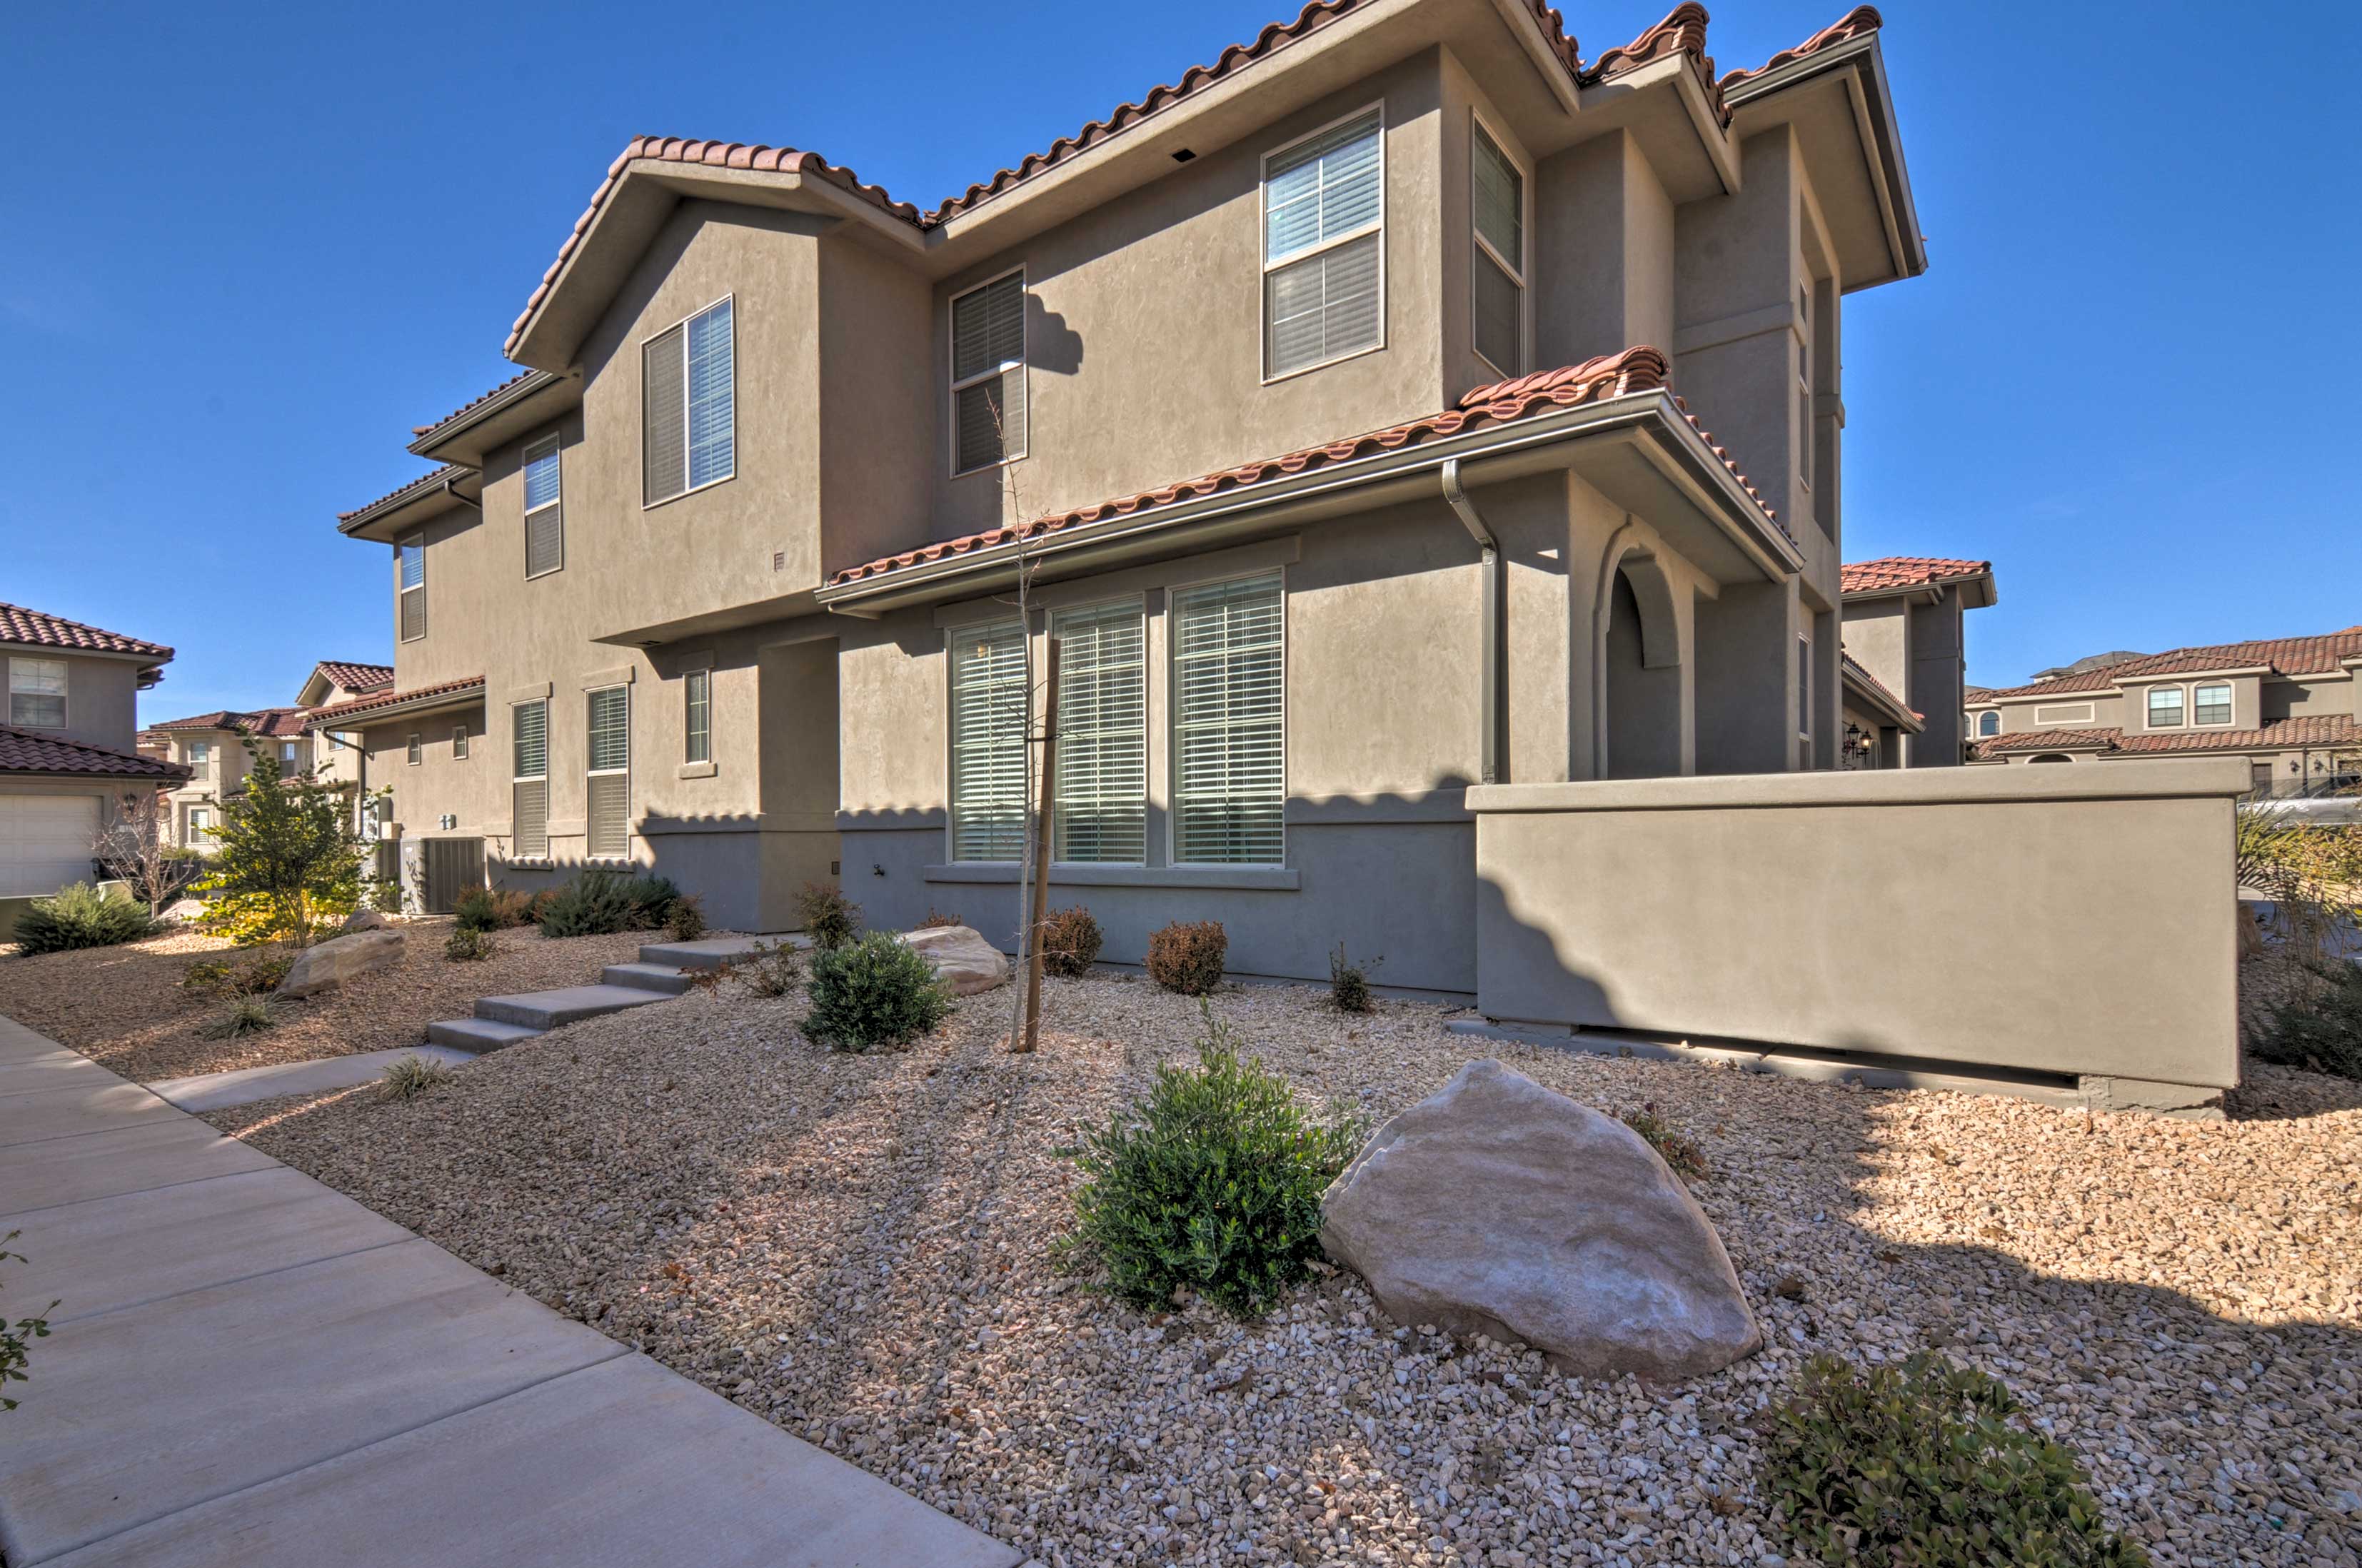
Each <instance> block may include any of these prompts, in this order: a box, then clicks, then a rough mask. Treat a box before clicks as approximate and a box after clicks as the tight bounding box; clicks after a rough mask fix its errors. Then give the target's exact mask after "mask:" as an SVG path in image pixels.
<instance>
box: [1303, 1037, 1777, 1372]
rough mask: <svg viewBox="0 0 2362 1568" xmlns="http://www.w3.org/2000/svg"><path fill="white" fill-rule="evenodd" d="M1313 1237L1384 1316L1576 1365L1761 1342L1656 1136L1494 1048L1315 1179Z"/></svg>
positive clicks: (1661, 1359) (1672, 1356) (1571, 1368)
mask: <svg viewBox="0 0 2362 1568" xmlns="http://www.w3.org/2000/svg"><path fill="white" fill-rule="evenodd" d="M1320 1244H1321V1245H1322V1246H1323V1247H1324V1248H1326V1249H1327V1250H1328V1253H1329V1255H1330V1257H1332V1258H1335V1259H1336V1260H1337V1261H1338V1262H1339V1263H1341V1264H1344V1265H1345V1266H1347V1267H1348V1268H1351V1269H1352V1270H1354V1271H1355V1272H1356V1273H1358V1274H1360V1275H1362V1277H1363V1279H1365V1280H1367V1281H1368V1282H1369V1286H1370V1290H1371V1293H1372V1294H1373V1295H1374V1296H1375V1297H1377V1298H1378V1304H1379V1305H1380V1306H1382V1307H1384V1308H1385V1309H1386V1311H1387V1313H1388V1314H1389V1315H1391V1316H1392V1317H1393V1318H1394V1319H1395V1320H1396V1321H1397V1322H1402V1323H1433V1324H1435V1325H1437V1326H1438V1327H1440V1328H1443V1329H1446V1330H1449V1331H1451V1332H1453V1333H1456V1334H1462V1335H1465V1334H1478V1333H1481V1334H1487V1335H1490V1336H1491V1337H1493V1338H1495V1339H1498V1340H1521V1341H1523V1342H1525V1343H1527V1344H1529V1345H1531V1346H1533V1347H1534V1348H1535V1349H1536V1350H1539V1351H1541V1352H1542V1353H1545V1354H1546V1355H1548V1356H1549V1357H1550V1359H1551V1362H1552V1363H1553V1364H1556V1365H1557V1366H1558V1367H1559V1369H1560V1370H1561V1371H1563V1372H1568V1373H1572V1374H1575V1375H1580V1376H1587V1377H1596V1376H1604V1375H1613V1374H1617V1373H1624V1372H1629V1373H1636V1374H1638V1375H1640V1376H1643V1377H1653V1378H1674V1377H1694V1376H1697V1375H1700V1374H1703V1373H1708V1372H1712V1371H1714V1370H1716V1368H1718V1367H1723V1366H1727V1365H1729V1364H1731V1363H1732V1362H1734V1361H1737V1360H1738V1358H1739V1357H1741V1356H1743V1355H1747V1354H1749V1353H1752V1352H1753V1351H1755V1350H1756V1349H1757V1348H1759V1347H1760V1345H1761V1344H1762V1342H1763V1337H1762V1334H1761V1332H1760V1331H1759V1330H1758V1329H1757V1328H1756V1326H1755V1316H1754V1314H1753V1313H1752V1312H1750V1311H1749V1310H1748V1307H1747V1296H1746V1292H1745V1291H1744V1290H1742V1289H1741V1288H1740V1286H1739V1283H1738V1275H1737V1274H1735V1273H1733V1272H1732V1270H1731V1266H1730V1258H1729V1255H1728V1254H1727V1253H1725V1252H1724V1251H1723V1250H1722V1240H1721V1238H1720V1237H1718V1236H1716V1234H1715V1233H1714V1227H1713V1226H1712V1225H1710V1224H1708V1223H1707V1222H1706V1218H1705V1212H1704V1211H1703V1210H1701V1209H1699V1208H1698V1206H1697V1200H1696V1199H1695V1198H1692V1197H1691V1196H1690V1195H1689V1189H1688V1188H1686V1187H1683V1185H1682V1184H1681V1181H1680V1178H1678V1177H1676V1176H1674V1175H1673V1173H1672V1171H1670V1170H1668V1169H1667V1168H1666V1167H1665V1162H1664V1161H1663V1160H1661V1159H1660V1158H1658V1157H1657V1153H1656V1151H1655V1150H1653V1149H1651V1148H1650V1147H1649V1145H1648V1144H1647V1143H1643V1142H1642V1141H1641V1140H1640V1136H1639V1134H1638V1133H1636V1132H1633V1131H1632V1130H1631V1129H1630V1128H1629V1127H1627V1126H1625V1125H1624V1124H1623V1123H1622V1122H1621V1121H1617V1120H1616V1119H1615V1118H1614V1117H1612V1116H1604V1115H1602V1114H1600V1113H1599V1112H1598V1111H1596V1110H1592V1109H1591V1108H1590V1107H1588V1106H1584V1105H1578V1104H1576V1103H1575V1102H1574V1101H1573V1100H1571V1099H1567V1098H1566V1097H1565V1096H1564V1095H1562V1094H1554V1093H1552V1092H1551V1090H1549V1089H1546V1088H1542V1087H1541V1085H1540V1084H1538V1083H1536V1082H1534V1081H1533V1080H1532V1079H1531V1078H1529V1077H1525V1076H1524V1075H1523V1074H1521V1073H1516V1072H1512V1071H1510V1070H1509V1069H1508V1068H1507V1067H1505V1066H1502V1065H1501V1064H1500V1063H1498V1062H1491V1061H1486V1062H1472V1063H1470V1064H1469V1065H1468V1066H1465V1067H1462V1069H1461V1070H1460V1075H1459V1077H1455V1078H1453V1079H1452V1080H1451V1082H1450V1083H1448V1084H1446V1085H1445V1086H1444V1087H1443V1088H1440V1089H1438V1090H1437V1091H1436V1092H1435V1093H1434V1094H1432V1095H1429V1097H1428V1098H1427V1099H1423V1100H1421V1101H1419V1103H1418V1104H1417V1105H1415V1106H1412V1107H1411V1108H1410V1109H1409V1110H1406V1111H1404V1112H1403V1113H1402V1114H1401V1115H1400V1116H1397V1117H1396V1118H1395V1119H1394V1120H1393V1121H1389V1122H1387V1123H1386V1124H1385V1126H1384V1127H1382V1128H1380V1129H1379V1130H1378V1133H1377V1136H1376V1137H1374V1138H1373V1139H1371V1140H1370V1143H1369V1147H1367V1148H1365V1149H1363V1151H1362V1153H1361V1154H1359V1155H1358V1156H1357V1157H1355V1159H1354V1161H1353V1163H1352V1165H1348V1166H1346V1167H1345V1170H1344V1173H1343V1174H1342V1175H1341V1176H1338V1178H1337V1179H1336V1181H1335V1182H1334V1183H1332V1184H1331V1185H1330V1188H1329V1191H1328V1195H1327V1197H1326V1199H1325V1204H1324V1209H1323V1215H1322V1221H1321V1227H1320Z"/></svg>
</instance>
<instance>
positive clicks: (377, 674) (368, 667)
mask: <svg viewBox="0 0 2362 1568" xmlns="http://www.w3.org/2000/svg"><path fill="white" fill-rule="evenodd" d="M312 673H313V674H315V675H325V676H326V677H327V678H328V679H329V681H330V683H332V684H334V685H337V686H341V687H343V688H344V689H345V690H348V691H375V690H380V689H381V688H383V687H388V686H392V684H393V666H392V665H390V664H353V663H350V662H348V661H347V660H344V659H335V658H324V659H322V660H321V661H320V662H319V663H318V664H315V665H314V666H313V667H312Z"/></svg>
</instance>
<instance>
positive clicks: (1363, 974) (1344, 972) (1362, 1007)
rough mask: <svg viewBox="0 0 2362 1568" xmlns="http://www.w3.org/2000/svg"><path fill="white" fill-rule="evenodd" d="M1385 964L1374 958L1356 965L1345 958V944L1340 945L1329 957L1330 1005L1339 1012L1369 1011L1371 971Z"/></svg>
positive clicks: (1382, 960) (1381, 960) (1381, 959)
mask: <svg viewBox="0 0 2362 1568" xmlns="http://www.w3.org/2000/svg"><path fill="white" fill-rule="evenodd" d="M1383 963H1385V959H1383V958H1373V959H1371V960H1370V961H1369V962H1368V963H1366V964H1356V963H1354V962H1353V961H1352V959H1350V958H1348V957H1346V956H1345V944H1343V943H1339V944H1337V951H1336V952H1334V953H1331V954H1330V955H1329V1005H1330V1007H1333V1008H1335V1009H1336V1010H1338V1011H1339V1012H1367V1011H1369V1010H1370V971H1371V970H1373V969H1374V968H1376V967H1377V966H1379V965H1381V964H1383Z"/></svg>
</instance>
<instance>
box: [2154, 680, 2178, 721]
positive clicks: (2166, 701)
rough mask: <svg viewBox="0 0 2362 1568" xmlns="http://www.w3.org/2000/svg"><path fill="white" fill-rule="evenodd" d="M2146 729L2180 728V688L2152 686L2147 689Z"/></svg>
mask: <svg viewBox="0 0 2362 1568" xmlns="http://www.w3.org/2000/svg"><path fill="white" fill-rule="evenodd" d="M2148 727H2149V728H2150V729H2153V730H2178V729H2180V727H2181V688H2180V687H2179V686H2152V687H2150V688H2149V689H2148Z"/></svg>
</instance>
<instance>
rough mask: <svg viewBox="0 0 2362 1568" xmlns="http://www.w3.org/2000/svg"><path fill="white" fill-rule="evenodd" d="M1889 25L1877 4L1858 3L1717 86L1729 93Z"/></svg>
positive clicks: (1726, 77) (1729, 76)
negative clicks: (1817, 30)
mask: <svg viewBox="0 0 2362 1568" xmlns="http://www.w3.org/2000/svg"><path fill="white" fill-rule="evenodd" d="M1885 25H1886V24H1885V19H1884V18H1883V17H1880V16H1879V14H1878V7H1877V6H1855V7H1854V8H1853V9H1852V10H1850V11H1849V12H1847V13H1846V14H1845V15H1844V16H1842V17H1838V19H1837V20H1836V21H1834V22H1831V23H1830V24H1829V25H1828V26H1827V27H1826V28H1822V29H1821V30H1820V31H1819V32H1817V33H1815V34H1814V35H1813V36H1812V37H1811V38H1808V39H1805V41H1804V42H1803V43H1800V44H1798V45H1797V46H1796V47H1795V48H1794V49H1783V50H1781V51H1780V52H1779V53H1778V54H1775V55H1773V56H1772V57H1771V59H1769V60H1767V61H1764V62H1763V63H1762V64H1760V65H1758V66H1755V67H1753V68H1752V69H1750V70H1745V71H1734V72H1729V73H1728V74H1727V75H1726V76H1724V77H1723V79H1722V80H1721V81H1719V82H1717V83H1715V85H1716V87H1719V88H1721V89H1722V90H1723V91H1724V92H1726V93H1727V92H1728V91H1729V90H1730V89H1731V88H1733V87H1736V86H1738V84H1739V83H1742V82H1749V81H1752V80H1753V79H1754V78H1756V77H1758V76H1760V75H1762V74H1763V73H1764V72H1767V71H1776V70H1778V69H1779V68H1780V67H1781V66H1783V65H1787V64H1790V63H1792V62H1794V61H1799V60H1802V59H1804V58H1805V56H1806V55H1808V54H1818V53H1819V52H1820V51H1821V50H1825V49H1827V48H1828V47H1829V46H1830V45H1831V44H1839V43H1843V42H1845V41H1846V40H1847V39H1858V38H1860V37H1861V36H1862V35H1863V34H1864V33H1874V32H1876V31H1878V29H1879V28H1882V27H1883V26H1885Z"/></svg>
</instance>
